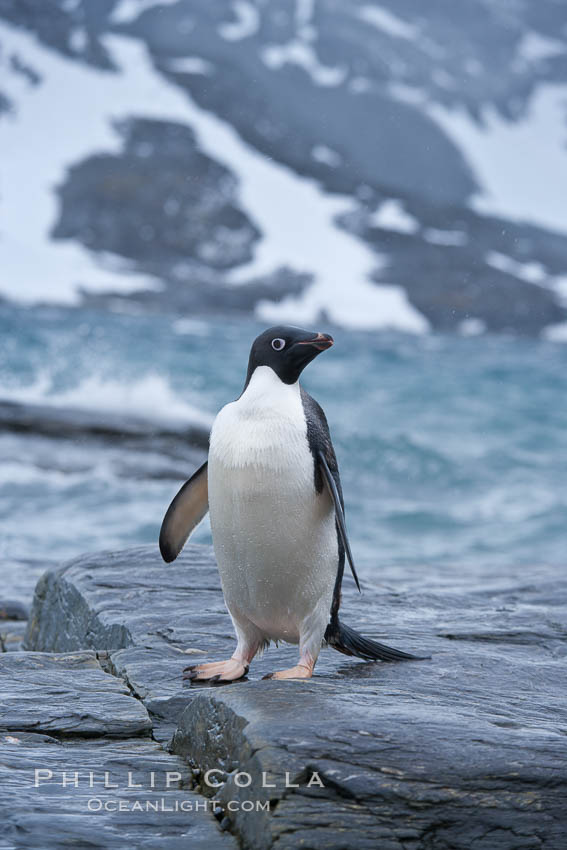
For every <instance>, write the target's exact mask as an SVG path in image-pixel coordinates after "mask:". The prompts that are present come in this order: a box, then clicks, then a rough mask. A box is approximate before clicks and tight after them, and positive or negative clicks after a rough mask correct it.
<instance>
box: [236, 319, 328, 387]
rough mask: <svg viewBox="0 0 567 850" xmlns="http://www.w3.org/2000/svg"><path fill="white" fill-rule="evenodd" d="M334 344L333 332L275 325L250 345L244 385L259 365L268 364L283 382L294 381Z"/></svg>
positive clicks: (289, 382) (290, 382) (292, 382)
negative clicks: (316, 331)
mask: <svg viewBox="0 0 567 850" xmlns="http://www.w3.org/2000/svg"><path fill="white" fill-rule="evenodd" d="M332 344H333V337H332V336H330V334H322V333H313V332H312V331H304V330H303V329H302V328H294V327H293V326H292V325H276V326H275V327H273V328H268V330H267V331H264V333H261V334H260V336H257V337H256V339H255V340H254V342H253V343H252V348H251V349H250V359H249V360H248V374H247V375H246V384H245V389H246V387H247V386H248V382H249V381H250V378H251V377H252V375H253V373H254V370H255V369H256V368H257V367H258V366H269V367H270V369H273V370H274V372H275V373H276V375H277V376H278V378H279V379H280V380H281V381H283V382H284V384H295V382H296V381H297V379H298V378H299V376H300V375H301V373H302V372H303V370H304V369H305V367H306V366H307V364H308V363H311V361H312V360H314V359H315V357H317V355H318V354H320V353H321V352H322V351H325V349H326V348H330V347H331V346H332Z"/></svg>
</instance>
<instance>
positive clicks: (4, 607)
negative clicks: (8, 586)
mask: <svg viewBox="0 0 567 850" xmlns="http://www.w3.org/2000/svg"><path fill="white" fill-rule="evenodd" d="M27 618H28V609H27V607H26V606H25V605H23V604H22V603H21V602H20V601H18V600H12V599H6V600H1V599H0V620H27Z"/></svg>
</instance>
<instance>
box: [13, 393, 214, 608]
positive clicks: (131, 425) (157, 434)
mask: <svg viewBox="0 0 567 850" xmlns="http://www.w3.org/2000/svg"><path fill="white" fill-rule="evenodd" d="M204 421H205V422H206V420H204ZM208 442H209V428H208V427H207V426H206V424H203V423H202V422H199V421H195V422H180V421H178V420H171V421H169V420H167V419H163V420H159V419H158V420H152V421H150V420H149V419H144V418H143V417H139V416H131V415H122V414H116V413H113V412H110V411H97V410H81V409H78V408H70V407H55V406H53V407H50V406H49V405H41V404H28V403H26V404H23V403H19V402H12V401H7V400H3V399H0V463H1V462H2V460H3V459H4V458H5V459H7V460H10V459H11V458H12V457H13V456H14V453H15V452H17V453H18V455H19V456H21V455H22V454H23V455H25V457H26V458H27V459H28V462H29V463H30V464H33V465H34V466H36V467H38V468H39V469H42V470H54V471H57V472H61V473H63V474H69V473H80V474H83V475H84V474H85V473H88V472H89V471H90V470H91V469H92V470H95V469H96V468H97V467H98V466H100V464H101V463H105V464H108V465H109V466H110V467H111V468H112V470H113V473H114V474H115V475H116V476H117V477H120V478H130V479H140V480H144V479H154V480H155V479H157V480H161V479H172V480H175V481H179V480H180V479H181V478H182V477H183V470H187V469H194V468H196V467H198V466H200V465H201V464H202V463H203V460H204V459H205V452H206V450H207V448H208ZM46 566H48V564H45V563H44V569H45V567H46ZM38 577H39V576H38V575H37V574H35V576H34V584H35V581H37V578H38ZM13 579H14V582H13V583H12V582H9V586H10V588H12V587H14V586H15V587H17V588H18V587H19V586H20V585H21V584H22V582H23V581H25V576H23V575H18V574H16V575H14V576H13ZM32 590H33V585H32V586H31V587H30V588H29V591H30V592H29V593H26V594H25V595H24V597H23V598H24V599H25V598H28V599H29V598H30V597H31V591H32ZM10 592H11V593H14V591H13V590H11V591H10Z"/></svg>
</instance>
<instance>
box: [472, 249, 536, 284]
mask: <svg viewBox="0 0 567 850" xmlns="http://www.w3.org/2000/svg"><path fill="white" fill-rule="evenodd" d="M484 259H485V262H486V263H487V265H489V266H492V268H493V269H498V270H499V271H501V272H506V273H507V274H512V275H514V277H517V278H519V279H520V280H525V281H526V282H527V283H535V284H542V283H543V282H544V281H545V280H546V278H547V276H548V275H547V273H546V271H545V268H544V267H543V266H542V264H541V263H537V262H531V263H521V262H519V261H518V260H515V259H514V258H513V257H508V256H507V255H506V254H500V253H499V252H498V251H489V252H488V254H487V255H486V256H485V258H484Z"/></svg>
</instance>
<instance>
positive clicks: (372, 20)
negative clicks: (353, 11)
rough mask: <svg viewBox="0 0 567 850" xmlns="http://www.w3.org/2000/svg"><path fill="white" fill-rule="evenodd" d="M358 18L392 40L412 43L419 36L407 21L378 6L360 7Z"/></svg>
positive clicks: (415, 28) (416, 29)
mask: <svg viewBox="0 0 567 850" xmlns="http://www.w3.org/2000/svg"><path fill="white" fill-rule="evenodd" d="M358 17H359V18H361V19H362V20H363V21H366V23H368V24H372V26H374V27H376V29H379V30H381V31H382V32H385V33H386V34H387V35H393V36H394V38H405V39H407V40H409V41H413V40H414V39H415V38H416V37H417V36H418V35H419V30H418V28H417V27H415V26H413V25H412V24H408V23H407V21H404V20H403V19H402V18H399V17H398V16H397V15H394V14H393V13H392V12H389V11H388V10H387V9H383V8H382V7H380V6H362V8H361V9H359V10H358Z"/></svg>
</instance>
